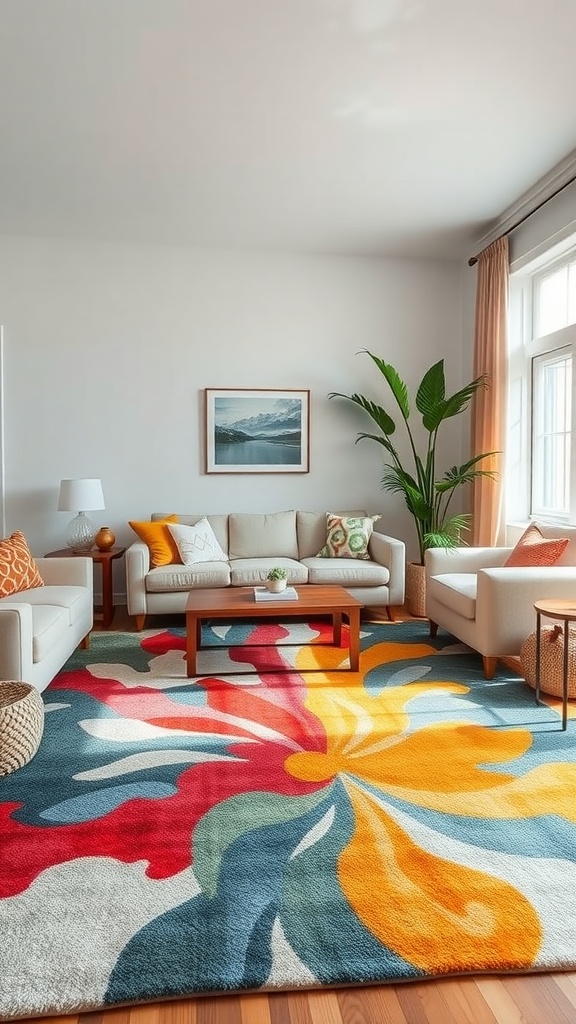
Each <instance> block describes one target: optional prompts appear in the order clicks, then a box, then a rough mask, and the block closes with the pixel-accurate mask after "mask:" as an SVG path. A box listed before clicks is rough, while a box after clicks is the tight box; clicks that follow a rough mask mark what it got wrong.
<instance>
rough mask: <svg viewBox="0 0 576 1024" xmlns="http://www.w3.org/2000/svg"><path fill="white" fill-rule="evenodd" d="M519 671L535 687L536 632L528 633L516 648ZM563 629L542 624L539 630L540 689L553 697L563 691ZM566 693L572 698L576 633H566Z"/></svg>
mask: <svg viewBox="0 0 576 1024" xmlns="http://www.w3.org/2000/svg"><path fill="white" fill-rule="evenodd" d="M520 665H521V667H522V675H523V676H524V678H525V680H526V682H527V683H528V685H529V686H531V687H532V688H533V689H535V688H536V633H535V632H534V633H531V634H530V636H529V637H527V638H526V640H525V641H524V643H523V644H522V648H521V650H520ZM563 680H564V630H563V628H562V626H545V627H544V628H543V629H542V630H541V634H540V689H541V690H542V692H543V693H550V694H552V696H554V697H562V696H563V694H564V682H563ZM568 697H570V698H571V699H572V700H574V699H576V633H574V632H572V631H571V632H570V635H569V637H568Z"/></svg>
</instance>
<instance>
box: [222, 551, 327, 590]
mask: <svg viewBox="0 0 576 1024" xmlns="http://www.w3.org/2000/svg"><path fill="white" fill-rule="evenodd" d="M275 565H282V566H284V568H285V569H287V570H288V579H287V583H288V584H289V585H294V584H295V583H307V582H308V570H307V569H306V567H305V566H303V565H302V564H301V562H297V561H295V560H294V559H292V558H235V559H234V560H233V561H232V562H230V578H231V581H232V586H233V587H254V586H256V585H257V584H260V583H264V582H265V581H266V577H267V575H268V573H269V571H270V569H272V567H273V566H275Z"/></svg>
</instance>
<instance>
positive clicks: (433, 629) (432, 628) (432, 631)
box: [428, 619, 438, 637]
mask: <svg viewBox="0 0 576 1024" xmlns="http://www.w3.org/2000/svg"><path fill="white" fill-rule="evenodd" d="M428 625H429V627H430V636H431V637H435V636H436V633H437V632H438V623H437V622H432V619H428Z"/></svg>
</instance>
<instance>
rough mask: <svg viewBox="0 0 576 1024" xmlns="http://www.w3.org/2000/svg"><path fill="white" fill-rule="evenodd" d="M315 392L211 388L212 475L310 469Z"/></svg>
mask: <svg viewBox="0 0 576 1024" xmlns="http://www.w3.org/2000/svg"><path fill="white" fill-rule="evenodd" d="M309 395H310V392H309V391H294V390H289V391H280V390H262V389H259V390H258V389H257V390H250V391H249V390H244V389H240V390H239V389H232V388H223V389H219V390H216V389H213V388H207V389H206V471H207V472H208V473H307V472H308V469H309V467H308V461H309V437H308V428H309V407H310V402H309Z"/></svg>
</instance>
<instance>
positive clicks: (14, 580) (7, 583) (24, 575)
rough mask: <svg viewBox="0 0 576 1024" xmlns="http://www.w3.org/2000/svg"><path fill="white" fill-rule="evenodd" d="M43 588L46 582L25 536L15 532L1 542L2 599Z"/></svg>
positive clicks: (0, 588)
mask: <svg viewBox="0 0 576 1024" xmlns="http://www.w3.org/2000/svg"><path fill="white" fill-rule="evenodd" d="M42 586H44V581H43V579H42V577H41V575H40V572H39V569H38V566H37V565H36V562H35V561H34V559H33V558H32V555H31V553H30V548H29V547H28V543H27V541H26V538H25V536H24V534H23V533H21V531H20V530H15V532H14V533H12V534H11V535H10V537H5V538H4V539H3V540H0V597H9V596H10V595H11V594H17V593H19V592H20V591H22V590H28V588H29V587H42Z"/></svg>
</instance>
